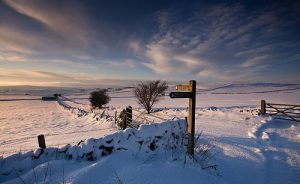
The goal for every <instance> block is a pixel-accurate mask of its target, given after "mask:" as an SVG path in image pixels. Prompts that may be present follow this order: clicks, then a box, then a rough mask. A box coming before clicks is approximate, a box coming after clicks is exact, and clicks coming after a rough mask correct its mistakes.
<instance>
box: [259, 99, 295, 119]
mask: <svg viewBox="0 0 300 184" xmlns="http://www.w3.org/2000/svg"><path fill="white" fill-rule="evenodd" d="M260 114H268V115H270V116H274V118H277V119H283V120H291V121H297V122H300V105H291V104H277V103H266V101H265V100H261V109H260Z"/></svg>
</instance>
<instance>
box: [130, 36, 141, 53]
mask: <svg viewBox="0 0 300 184" xmlns="http://www.w3.org/2000/svg"><path fill="white" fill-rule="evenodd" d="M128 48H129V50H131V51H133V52H134V53H138V52H140V51H141V40H139V39H130V40H129V41H128Z"/></svg>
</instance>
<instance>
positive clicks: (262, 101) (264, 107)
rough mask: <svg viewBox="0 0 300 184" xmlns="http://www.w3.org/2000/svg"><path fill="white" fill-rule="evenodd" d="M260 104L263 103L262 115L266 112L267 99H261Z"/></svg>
mask: <svg viewBox="0 0 300 184" xmlns="http://www.w3.org/2000/svg"><path fill="white" fill-rule="evenodd" d="M260 105H261V107H260V113H261V114H262V115H264V114H266V101H265V100H261V101H260Z"/></svg>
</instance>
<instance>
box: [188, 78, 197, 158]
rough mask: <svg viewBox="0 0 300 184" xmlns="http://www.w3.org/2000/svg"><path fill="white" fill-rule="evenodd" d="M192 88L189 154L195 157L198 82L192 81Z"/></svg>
mask: <svg viewBox="0 0 300 184" xmlns="http://www.w3.org/2000/svg"><path fill="white" fill-rule="evenodd" d="M190 86H191V88H192V91H191V93H192V94H191V97H190V98H189V117H188V119H189V120H188V136H189V138H188V154H189V155H191V156H194V148H195V112H196V81H195V80H190Z"/></svg>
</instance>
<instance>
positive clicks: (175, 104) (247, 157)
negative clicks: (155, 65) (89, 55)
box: [0, 84, 300, 183]
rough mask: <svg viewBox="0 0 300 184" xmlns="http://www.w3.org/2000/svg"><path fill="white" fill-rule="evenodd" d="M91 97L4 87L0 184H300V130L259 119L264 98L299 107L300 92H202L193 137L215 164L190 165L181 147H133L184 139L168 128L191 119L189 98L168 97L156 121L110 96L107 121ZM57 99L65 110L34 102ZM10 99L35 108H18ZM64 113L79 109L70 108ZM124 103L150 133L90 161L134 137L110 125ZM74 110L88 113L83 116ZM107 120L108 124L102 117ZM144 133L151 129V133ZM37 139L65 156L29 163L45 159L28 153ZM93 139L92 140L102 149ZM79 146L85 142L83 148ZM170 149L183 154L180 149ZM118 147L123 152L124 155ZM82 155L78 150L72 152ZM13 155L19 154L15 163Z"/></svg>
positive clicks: (278, 88)
mask: <svg viewBox="0 0 300 184" xmlns="http://www.w3.org/2000/svg"><path fill="white" fill-rule="evenodd" d="M61 91H62V92H61ZM90 91H91V90H82V89H59V88H58V89H54V90H53V89H52V90H51V91H49V89H35V88H30V89H28V90H20V89H13V90H9V89H4V88H0V155H2V157H3V158H2V159H0V166H1V167H0V182H3V183H183V182H185V183H200V182H202V183H299V181H300V125H299V122H298V123H296V122H292V121H286V120H278V119H273V118H272V117H269V116H258V109H259V108H260V107H259V104H260V100H261V99H265V100H266V101H267V102H272V103H286V104H300V85H284V84H210V85H204V84H200V85H199V86H197V110H196V134H197V135H199V134H201V136H200V138H199V140H198V141H197V146H198V148H201V145H209V147H211V149H210V153H209V154H210V155H212V159H210V160H209V163H201V162H200V163H198V162H196V161H193V160H190V159H188V158H186V157H185V153H184V151H182V150H181V149H176V151H172V150H171V151H170V150H169V149H170V148H169V147H168V148H167V147H166V146H165V142H160V144H161V145H160V146H161V150H160V149H157V150H154V151H153V150H150V151H149V149H148V150H147V147H145V148H143V146H146V143H145V145H144V143H142V144H141V147H142V148H137V147H138V146H136V147H135V146H132V145H135V142H138V141H141V140H140V139H143V142H147V141H145V140H148V139H149V140H152V139H153V137H154V138H155V136H156V137H157V136H160V137H163V139H162V140H164V141H167V142H168V144H169V143H170V141H171V142H172V141H174V140H173V139H172V136H171V135H172V134H170V135H169V134H164V133H163V131H162V130H164V128H165V129H166V130H169V129H172V130H173V131H174V132H175V133H177V134H178V136H179V137H180V135H181V133H182V132H181V131H182V129H181V128H180V127H182V125H179V126H178V127H173V128H170V127H169V126H171V127H172V121H171V120H174V121H175V122H174V123H175V124H176V122H177V121H178V122H182V121H181V120H180V119H184V117H186V116H187V113H188V112H187V108H186V107H187V105H188V100H187V99H170V98H169V97H168V96H165V97H164V98H163V99H161V101H160V102H159V103H158V104H156V105H155V109H156V110H157V112H155V113H153V114H152V115H153V116H145V115H144V114H143V113H142V112H141V111H142V109H141V108H140V106H139V105H138V104H137V103H136V100H135V99H134V97H133V95H132V88H121V89H118V90H115V89H110V90H109V95H110V96H111V102H110V103H109V104H108V108H107V109H106V110H105V112H104V113H103V111H97V112H91V111H90V107H89V103H88V100H87V98H88V93H89V92H90ZM169 91H175V88H174V86H171V87H170V88H169ZM56 92H58V93H62V94H63V95H64V96H65V97H67V99H62V101H61V102H62V104H59V103H58V102H55V101H52V102H46V101H40V100H36V99H40V98H41V96H42V95H46V94H47V93H48V94H53V93H56ZM11 99H35V100H16V101H11ZM63 105H65V106H68V107H72V108H74V109H75V110H68V109H66V108H64V107H63ZM127 105H131V106H132V107H133V110H134V111H133V113H134V117H133V120H134V121H136V122H139V123H142V124H150V125H148V126H150V127H148V128H147V126H146V127H144V128H140V129H139V130H135V131H136V132H135V133H133V134H134V135H135V136H134V138H131V139H128V138H127V140H128V141H127V142H126V141H125V143H122V141H121V143H118V144H113V145H114V147H116V146H119V148H120V150H119V151H115V152H113V154H110V155H107V156H103V154H100V153H99V154H96V153H95V155H93V158H96V159H92V160H93V161H86V160H87V159H85V157H84V156H86V155H87V154H88V153H89V152H90V151H91V150H93V149H92V148H93V147H95V146H98V147H99V145H100V146H101V145H102V142H101V141H102V139H103V140H108V139H109V138H108V137H113V138H114V139H117V138H118V139H120V140H123V139H121V138H120V137H126V136H128V135H127V134H129V133H128V132H130V131H131V130H130V129H128V130H125V131H119V130H118V128H117V127H116V126H115V125H114V121H113V119H112V118H110V117H113V116H114V113H115V112H120V111H121V109H123V108H125V106H127ZM77 108H78V109H82V110H83V112H85V113H86V114H84V115H82V112H81V111H80V112H79V111H78V110H76V109H77ZM78 114H80V116H78ZM101 114H102V115H103V116H101V117H100V115H101ZM81 115H82V116H81ZM142 117H144V119H143V118H142ZM162 122H167V123H162ZM161 123H162V124H161ZM151 124H154V125H158V126H159V125H160V124H161V127H160V131H158V132H157V131H156V129H155V126H154V125H151ZM164 124H166V125H164ZM169 124H170V125H169ZM142 127H143V126H142ZM166 127H167V128H166ZM168 127H169V128H168ZM156 128H157V127H156ZM147 129H148V130H149V131H146V130H147ZM159 132H160V134H159ZM39 134H44V135H45V137H46V144H47V146H48V147H53V148H58V149H57V150H58V151H57V152H59V153H61V154H63V155H60V156H56V157H55V158H53V156H51V150H48V152H49V156H45V155H43V158H41V159H40V160H38V161H37V162H33V161H28V158H31V157H32V156H36V155H39V151H40V150H37V151H35V152H34V153H31V152H28V151H30V150H35V149H37V147H38V145H37V138H36V137H37V135H39ZM105 135H109V136H105ZM125 135H126V136H125ZM137 135H140V136H137ZM88 138H94V139H95V141H94V142H93V141H92V140H94V139H88ZM81 140H83V141H84V142H83V143H81V144H78V143H79V142H80V141H81ZM125 140H126V138H125ZM150 142H151V141H150ZM66 144H71V148H72V149H71V148H68V151H67V153H65V152H64V149H66V147H65V145H66ZM77 144H78V147H77V146H76V145H77ZM105 144H107V143H105ZM162 145H164V146H162ZM171 145H173V147H176V146H177V147H178V146H179V143H172V144H171ZM91 147H92V148H91ZM121 148H124V149H125V148H126V149H127V151H125V150H122V149H121ZM76 149H79V151H78V150H77V152H76V151H74V150H76ZM70 150H73V151H70ZM163 150H165V151H163ZM19 152H20V153H19ZM15 153H17V154H16V155H13V156H9V155H11V154H15ZM75 153H76V154H75ZM102 153H103V152H102ZM197 153H198V152H197ZM32 154H33V155H32ZM64 154H67V155H69V156H70V155H72V159H66V158H65V155H64ZM26 155H27V156H26ZM196 155H197V154H196ZM203 164H204V165H203ZM205 164H206V165H207V166H212V165H216V170H215V168H213V169H209V168H210V167H208V169H206V168H205ZM29 166H30V167H29ZM50 170H51V172H50ZM37 176H39V177H37Z"/></svg>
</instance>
